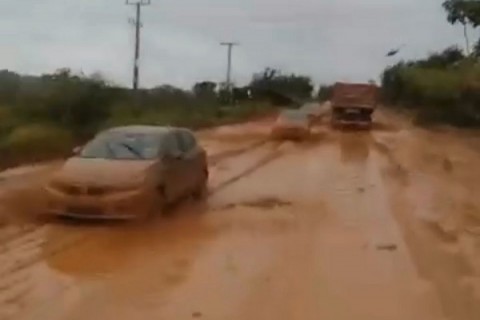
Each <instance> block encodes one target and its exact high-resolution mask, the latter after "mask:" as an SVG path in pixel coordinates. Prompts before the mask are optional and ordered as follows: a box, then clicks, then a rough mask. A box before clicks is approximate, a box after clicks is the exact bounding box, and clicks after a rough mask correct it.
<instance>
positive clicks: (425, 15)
mask: <svg viewBox="0 0 480 320" xmlns="http://www.w3.org/2000/svg"><path fill="white" fill-rule="evenodd" d="M441 2H442V1H441V0H152V5H151V6H149V7H144V10H143V23H144V28H143V30H142V58H141V85H142V86H146V87H151V86H154V85H158V84H163V83H170V84H173V85H177V86H181V87H184V88H189V87H190V86H191V85H192V84H193V83H194V82H196V81H200V80H213V81H223V80H224V78H225V70H226V48H224V47H221V46H220V45H219V42H220V41H238V42H239V43H240V44H241V45H240V46H239V47H236V48H235V49H234V56H233V60H234V61H233V62H234V68H233V77H234V80H235V82H236V83H237V84H244V83H246V82H248V80H249V79H250V78H251V75H252V73H253V72H256V71H260V70H262V69H263V68H265V67H267V66H271V67H275V68H280V69H281V70H283V71H285V72H295V73H302V74H308V75H310V76H311V77H312V78H313V79H314V81H315V82H316V83H328V82H332V81H336V80H343V81H366V80H369V79H371V78H374V79H376V78H377V77H378V75H379V73H380V72H381V70H382V69H383V67H384V66H385V65H386V64H387V63H390V62H395V61H396V59H399V58H400V57H397V58H393V59H392V58H390V59H387V58H385V53H386V52H387V51H388V50H389V49H391V48H393V47H396V46H398V45H400V44H403V43H405V44H406V45H407V46H406V47H405V48H404V49H403V50H402V52H401V55H400V56H401V57H402V58H414V57H422V56H424V55H425V54H427V53H428V52H430V51H433V50H437V49H442V48H444V47H446V46H449V45H452V44H458V45H460V46H463V45H464V42H463V37H462V29H461V28H460V27H452V26H450V25H449V24H448V23H447V22H446V19H445V13H444V12H443V9H442V7H441ZM133 16H134V8H133V7H130V6H126V5H125V4H124V0H88V1H87V0H0V69H11V70H14V71H17V72H21V73H28V74H40V73H45V72H51V71H53V70H55V69H57V68H60V67H69V68H71V69H73V70H75V71H80V70H82V71H84V72H85V73H87V74H89V73H92V72H95V71H100V72H101V73H102V74H104V75H105V76H106V77H107V78H108V79H111V80H112V81H114V82H116V83H118V84H123V85H130V82H131V68H132V56H133V41H134V32H133V27H132V26H131V25H129V23H128V18H129V17H133Z"/></svg>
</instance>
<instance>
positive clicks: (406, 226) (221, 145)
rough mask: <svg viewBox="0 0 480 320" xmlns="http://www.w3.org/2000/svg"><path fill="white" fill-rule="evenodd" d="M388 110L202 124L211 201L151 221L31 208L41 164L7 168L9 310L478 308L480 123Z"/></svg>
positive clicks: (0, 230)
mask: <svg viewBox="0 0 480 320" xmlns="http://www.w3.org/2000/svg"><path fill="white" fill-rule="evenodd" d="M380 121H381V122H382V124H383V125H378V126H377V128H376V129H375V130H373V131H372V132H371V133H367V132H363V133H353V132H352V133H349V132H343V133H342V132H336V131H331V130H329V129H327V127H324V126H322V127H320V128H319V129H318V132H317V133H316V138H315V139H314V141H309V142H305V143H297V144H296V143H290V142H283V143H278V142H275V143H274V142H268V141H265V135H264V133H265V132H267V130H268V124H265V123H253V124H246V125H239V126H232V127H225V128H219V129H216V130H212V131H209V132H204V133H202V134H201V139H202V141H203V143H204V144H205V145H206V147H207V149H208V150H209V151H210V154H211V158H210V160H211V181H210V190H211V191H210V196H209V198H208V200H207V201H206V202H205V203H195V202H187V203H185V204H183V205H181V206H179V207H178V208H174V209H172V211H171V212H170V213H169V214H167V215H166V216H164V217H158V218H155V219H153V220H152V221H150V222H149V223H147V224H138V223H126V224H125V223H101V224H99V223H95V224H92V223H78V222H72V221H55V222H47V221H42V220H39V219H35V212H36V208H38V207H37V205H38V204H37V201H41V199H39V198H38V196H36V194H35V189H34V188H35V186H37V185H38V184H39V183H40V182H41V181H42V179H43V178H45V176H48V172H45V171H43V172H42V173H41V174H37V175H36V176H34V177H31V178H30V180H28V179H26V178H25V177H22V179H20V180H16V179H14V178H11V179H5V180H4V181H2V182H0V183H1V184H0V188H1V191H0V200H1V201H0V203H1V204H2V206H1V207H0V210H3V213H2V215H1V216H0V217H2V220H0V319H2V320H3V319H5V320H6V319H15V320H23V319H35V320H37V319H49V320H56V319H68V320H70V319H71V320H73V319H102V320H108V319H112V320H113V319H115V320H123V319H168V320H170V319H192V318H197V319H200V318H201V319H218V320H225V319H229V320H235V319H272V320H273V319H275V320H282V319H302V320H308V319H328V320H344V319H345V320H347V319H348V320H351V319H355V320H363V319H365V320H367V319H368V320H377V319H378V320H387V319H388V320H390V319H392V320H393V319H398V320H405V319H419V320H429V319H451V320H475V319H476V320H478V319H480V190H478V189H479V188H478V185H479V183H480V171H479V170H478V166H479V164H480V134H477V133H475V132H470V133H465V132H454V131H452V130H439V131H436V132H432V131H425V130H422V129H418V128H415V127H413V126H411V125H409V124H408V122H407V121H404V120H403V119H399V118H397V117H395V116H392V115H388V116H387V115H385V114H384V115H380ZM246 133H248V134H246ZM477 148H478V149H477Z"/></svg>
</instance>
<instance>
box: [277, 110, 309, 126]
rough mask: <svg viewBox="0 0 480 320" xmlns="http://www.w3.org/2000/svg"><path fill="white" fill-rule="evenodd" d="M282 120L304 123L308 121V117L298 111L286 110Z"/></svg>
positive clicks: (282, 114)
mask: <svg viewBox="0 0 480 320" xmlns="http://www.w3.org/2000/svg"><path fill="white" fill-rule="evenodd" d="M280 119H282V120H283V121H289V122H295V123H304V122H306V121H307V120H308V116H307V114H306V113H305V112H301V111H297V110H285V111H282V113H281V114H280Z"/></svg>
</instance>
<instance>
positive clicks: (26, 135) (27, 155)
mask: <svg viewBox="0 0 480 320" xmlns="http://www.w3.org/2000/svg"><path fill="white" fill-rule="evenodd" d="M2 146H3V150H4V151H6V152H7V154H8V155H9V156H10V157H13V158H24V159H30V160H37V159H38V160H42V159H47V158H50V157H52V156H57V155H61V154H66V153H68V152H69V151H70V150H71V148H72V146H73V139H72V135H71V133H70V132H69V131H68V130H65V129H62V128H59V127H55V126H53V125H42V124H33V125H24V126H21V127H18V128H16V129H14V130H13V131H12V132H11V133H10V134H9V135H8V136H7V137H6V139H4V141H3V143H2Z"/></svg>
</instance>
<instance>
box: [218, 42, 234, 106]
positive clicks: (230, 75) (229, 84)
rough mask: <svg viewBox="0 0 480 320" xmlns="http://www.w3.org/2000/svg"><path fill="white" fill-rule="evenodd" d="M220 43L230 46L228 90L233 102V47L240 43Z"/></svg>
mask: <svg viewBox="0 0 480 320" xmlns="http://www.w3.org/2000/svg"><path fill="white" fill-rule="evenodd" d="M220 45H222V46H227V47H228V53H227V54H228V63H227V91H228V94H229V99H230V103H233V101H232V100H233V94H232V79H231V78H232V49H233V47H234V46H237V45H238V43H235V42H221V43H220Z"/></svg>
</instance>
